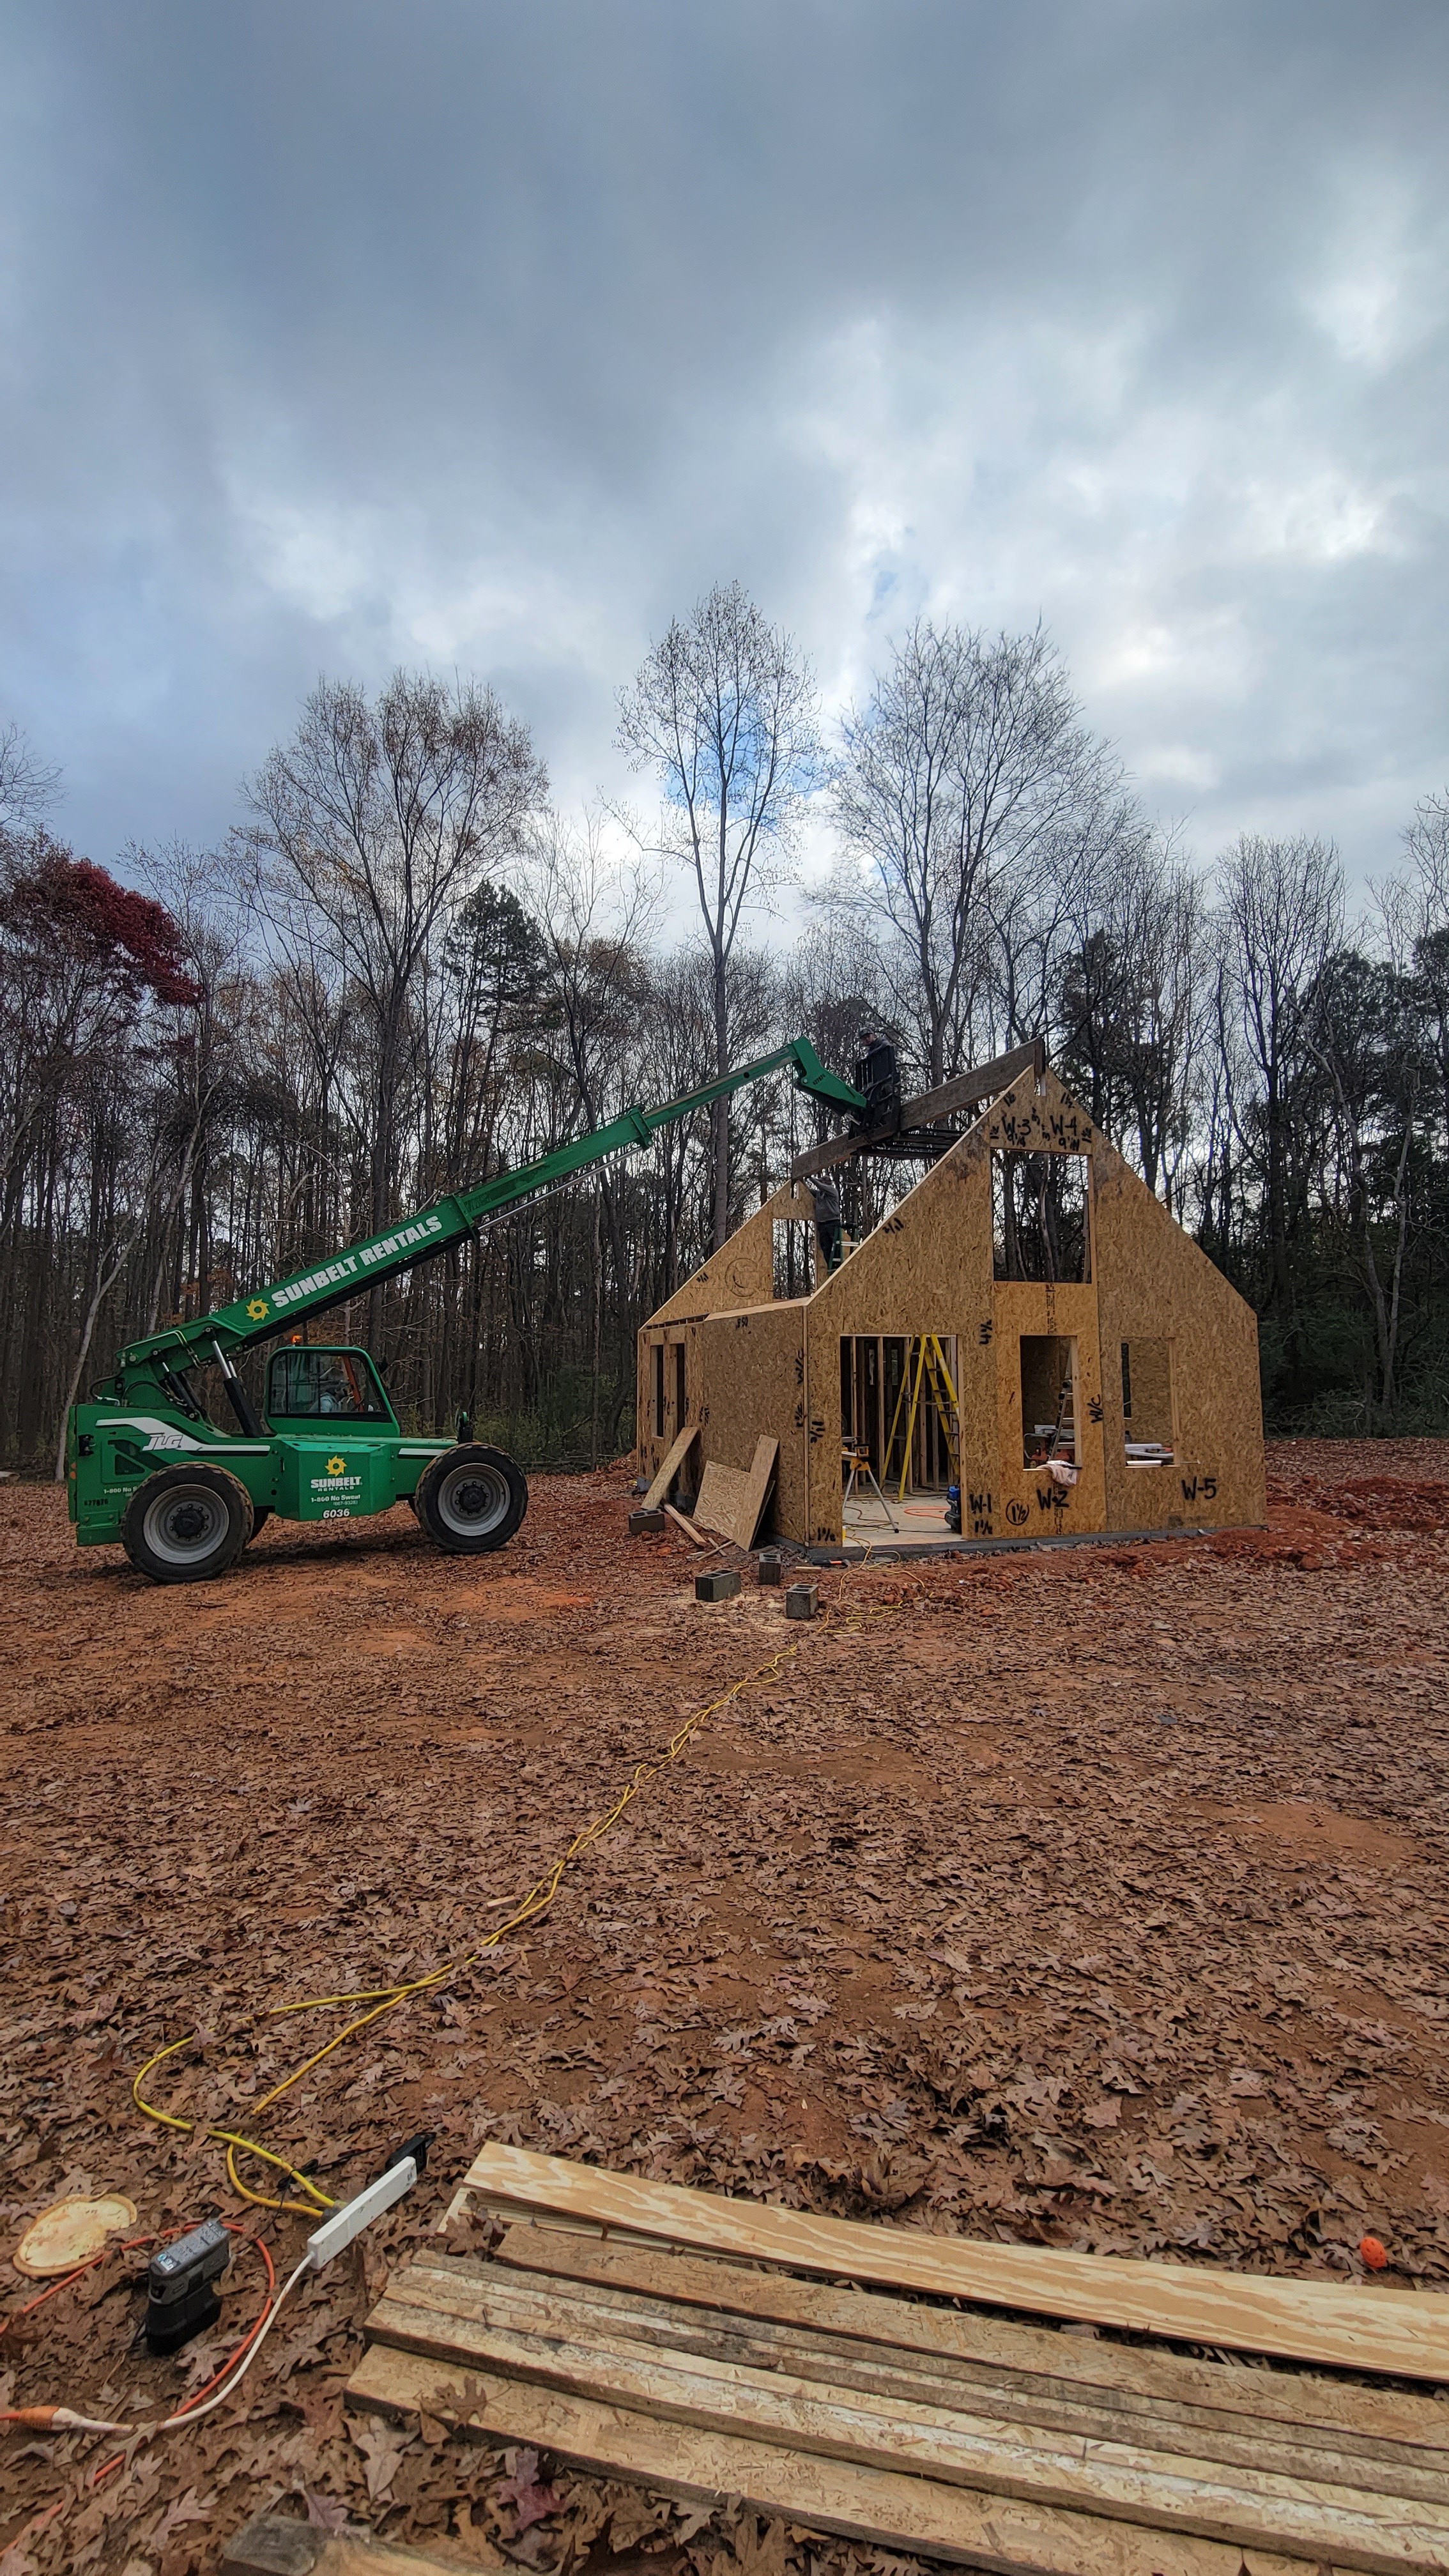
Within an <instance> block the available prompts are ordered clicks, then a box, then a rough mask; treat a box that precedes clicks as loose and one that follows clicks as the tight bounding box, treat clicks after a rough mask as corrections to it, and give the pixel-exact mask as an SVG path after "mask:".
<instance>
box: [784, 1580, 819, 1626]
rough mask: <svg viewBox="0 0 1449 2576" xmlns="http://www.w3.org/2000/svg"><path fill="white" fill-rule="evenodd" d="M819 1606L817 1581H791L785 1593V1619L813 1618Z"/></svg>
mask: <svg viewBox="0 0 1449 2576" xmlns="http://www.w3.org/2000/svg"><path fill="white" fill-rule="evenodd" d="M819 1607H820V1586H819V1584H818V1583H792V1584H791V1586H790V1588H789V1590H788V1592H787V1593H786V1595H785V1616H786V1618H787V1619H813V1618H814V1616H815V1613H816V1611H817V1610H818V1609H819Z"/></svg>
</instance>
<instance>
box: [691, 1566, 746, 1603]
mask: <svg viewBox="0 0 1449 2576" xmlns="http://www.w3.org/2000/svg"><path fill="white" fill-rule="evenodd" d="M739 1588H740V1578H739V1576H738V1575H737V1574H736V1573H735V1572H734V1571H733V1570H732V1569H731V1570H730V1571H728V1572H726V1573H721V1574H697V1575H696V1576H695V1578H694V1597H695V1599H696V1601H728V1600H730V1599H732V1597H733V1595H734V1594H735V1593H736V1592H738V1590H739Z"/></svg>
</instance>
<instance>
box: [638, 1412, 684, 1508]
mask: <svg viewBox="0 0 1449 2576" xmlns="http://www.w3.org/2000/svg"><path fill="white" fill-rule="evenodd" d="M698 1438H699V1424H698V1423H697V1422H686V1424H685V1426H684V1429H683V1430H682V1431H681V1432H679V1433H677V1434H676V1436H675V1439H674V1441H673V1443H672V1445H671V1447H670V1448H669V1450H668V1451H667V1453H666V1455H665V1458H664V1460H663V1463H662V1465H661V1466H660V1468H659V1471H658V1473H657V1475H656V1476H655V1478H654V1482H653V1484H652V1485H651V1486H650V1488H649V1491H648V1492H647V1494H646V1495H645V1497H644V1500H643V1503H642V1504H641V1506H640V1509H641V1510H643V1511H646V1512H653V1511H657V1510H658V1508H659V1506H660V1504H661V1503H662V1502H663V1500H664V1497H665V1495H666V1494H667V1493H668V1491H669V1488H670V1486H671V1485H672V1484H673V1482H674V1479H675V1477H676V1476H677V1475H678V1473H679V1470H680V1468H681V1467H682V1466H683V1464H684V1462H685V1459H686V1458H687V1457H688V1456H689V1453H690V1451H691V1449H692V1448H693V1447H694V1444H695V1442H696V1440H697V1439H698Z"/></svg>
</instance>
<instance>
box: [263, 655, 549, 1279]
mask: <svg viewBox="0 0 1449 2576" xmlns="http://www.w3.org/2000/svg"><path fill="white" fill-rule="evenodd" d="M545 788H546V779H545V776H544V771H543V768H542V765H541V763H540V762H539V761H538V760H537V758H536V757H535V755H534V751H533V746H532V743H531V741H530V739H529V735H528V731H527V728H526V727H525V726H524V725H522V724H519V723H517V722H515V721H513V720H511V719H510V718H508V717H507V716H505V714H504V712H503V710H502V708H501V707H500V705H499V703H498V701H497V699H496V698H495V697H494V695H493V693H492V691H491V690H489V689H479V688H477V687H476V686H475V685H474V684H473V683H472V682H466V683H464V682H460V683H457V684H456V685H455V686H454V687H453V688H451V689H449V688H445V687H444V685H443V683H442V682H441V681H439V680H435V679H433V678H431V677H430V676H428V675H425V674H418V673H409V672H404V671H399V672H397V673H395V674H394V676H393V678H392V679H391V680H390V681H389V682H388V684H387V686H386V688H385V689H384V690H383V691H382V693H381V695H380V697H379V698H378V699H377V700H376V702H375V703H370V702H369V700H368V699H367V697H366V695H365V694H364V692H363V691H362V690H361V689H360V688H358V687H357V686H355V685H354V684H353V683H351V682H346V681H344V682H336V681H323V682H322V683H321V684H320V685H319V686H318V687H317V688H316V689H314V690H313V692H312V695H311V697H310V698H309V699H308V700H307V704H306V707H305V709H304V711H303V716H302V721H301V723H300V725H299V726H298V728H297V731H296V734H295V735H294V737H293V739H292V741H291V743H290V744H288V745H287V746H286V747H285V748H282V747H279V748H278V749H277V750H275V751H273V752H272V754H271V756H270V758H269V759H268V760H267V761H266V763H265V764H264V766H263V767H262V769H261V770H260V771H259V772H258V774H257V776H256V778H255V779H254V780H253V781H252V784H251V788H250V791H249V792H250V798H251V803H252V807H253V810H254V812H255V814H256V816H257V818H258V819H257V822H256V824H255V825H254V826H253V827H252V829H251V831H250V832H249V833H248V834H247V835H246V836H245V841H246V847H247V849H248V851H249V852H250V855H251V857H252V860H253V862H254V865H255V879H254V881H255V884H256V888H257V891H258V893H259V895H260V897H261V900H262V903H263V906H264V908H265V911H266V915H267V918H268V920H269V922H270V925H271V927H272V930H273V932H274V934H275V935H276V936H277V937H278V939H279V940H280V943H281V946H282V948H283V951H284V953H287V954H288V955H289V956H291V957H293V958H294V959H297V960H301V959H304V958H305V960H306V963H307V968H308V971H309V973H312V974H318V975H320V977H321V979H322V980H323V983H324V985H325V986H326V987H327V988H328V989H329V990H330V991H331V992H332V994H333V996H334V998H335V997H336V995H337V991H338V988H339V987H341V988H342V989H343V990H345V992H346V995H347V998H348V1000H349V1003H350V1005H351V1008H352V1011H353V1012H354V1013H356V1014H358V1015H360V1016H361V1018H362V1019H363V1021H364V1022H365V1023H366V1029H367V1036H368V1040H369V1044H368V1048H367V1080H366V1085H365V1089H366V1095H367V1128H368V1132H367V1135H366V1138H365V1140H364V1146H365V1160H366V1166H367V1171H368V1202H369V1204H368V1209H367V1219H368V1223H369V1226H370V1229H371V1230H373V1231H376V1230H377V1229H378V1228H379V1227H381V1226H383V1225H385V1224H386V1223H387V1220H388V1218H389V1216H390V1215H391V1214H392V1212H393V1211H392V1198H393V1191H394V1186H395V1181H396V1175H397V1166H398V1148H399V1141H400V1139H399V1134H398V1110H399V1094H400V1090H401V1084H402V1077H403V1073H404V1070H405V1067H406V1062H407V1057H408V1052H409V1047H410V1042H411V1032H410V1025H409V1023H410V1014H411V1011H412V1008H413V1005H414V1001H415V998H416V994H417V989H418V985H419V980H420V977H421V975H422V973H423V969H424V966H425V962H426V960H427V958H428V955H429V951H430V948H431V946H432V944H433V942H434V941H435V940H436V939H437V938H438V937H439V936H440V935H441V933H442V932H443V931H444V929H445V928H446V925H447V921H448V919H449V916H450V913H451V911H452V910H453V909H455V908H456V907H457V906H458V905H460V904H461V903H462V901H463V900H464V898H465V897H466V896H467V894H468V893H469V892H470V890H471V889H472V887H473V886H474V885H476V884H477V882H478V880H479V878H480V877H481V876H482V875H483V874H484V872H485V871H486V870H488V869H489V868H492V867H496V866H497V864H498V863H499V862H500V861H501V860H503V859H504V858H506V857H508V856H510V855H511V854H513V853H515V852H516V851H517V850H518V849H519V848H520V846H521V844H522V840H523V835H524V829H525V825H526V823H527V820H528V817H529V816H530V814H531V813H532V812H533V811H534V809H535V808H536V807H537V806H538V805H540V804H541V803H542V801H543V796H544V793H545ZM376 1302H377V1301H376V1299H374V1304H376ZM371 1320H372V1324H373V1327H374V1329H375V1328H376V1324H377V1316H376V1315H374V1316H373V1317H372V1319H371Z"/></svg>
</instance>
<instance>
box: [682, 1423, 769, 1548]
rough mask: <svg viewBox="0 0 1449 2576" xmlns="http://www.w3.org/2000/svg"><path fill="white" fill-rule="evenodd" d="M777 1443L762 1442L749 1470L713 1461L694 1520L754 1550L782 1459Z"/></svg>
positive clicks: (702, 1488)
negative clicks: (766, 1499) (773, 1479)
mask: <svg viewBox="0 0 1449 2576" xmlns="http://www.w3.org/2000/svg"><path fill="white" fill-rule="evenodd" d="M779 1450H780V1444H779V1442H778V1440H771V1439H769V1438H761V1439H759V1440H757V1441H756V1443H755V1455H754V1460H753V1462H752V1464H751V1465H750V1466H749V1467H748V1468H741V1467H725V1466H721V1464H720V1463H719V1461H718V1460H717V1459H711V1461H710V1463H709V1465H708V1466H707V1467H706V1469H705V1471H704V1474H703V1476H702V1477H701V1479H700V1486H699V1500H698V1501H697V1503H696V1504H695V1507H694V1517H695V1519H696V1520H697V1521H698V1522H699V1524H700V1526H701V1528H703V1529H711V1530H714V1531H716V1532H717V1534H718V1535H719V1536H720V1537H721V1538H727V1539H732V1540H733V1541H734V1544H735V1546H736V1547H753V1546H754V1543H755V1532H756V1530H757V1529H758V1528H759V1525H760V1514H761V1513H762V1511H763V1510H764V1508H765V1497H766V1495H767V1494H768V1493H769V1490H770V1479H771V1477H772V1476H773V1475H774V1472H775V1460H776V1458H777V1457H778V1455H779Z"/></svg>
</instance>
